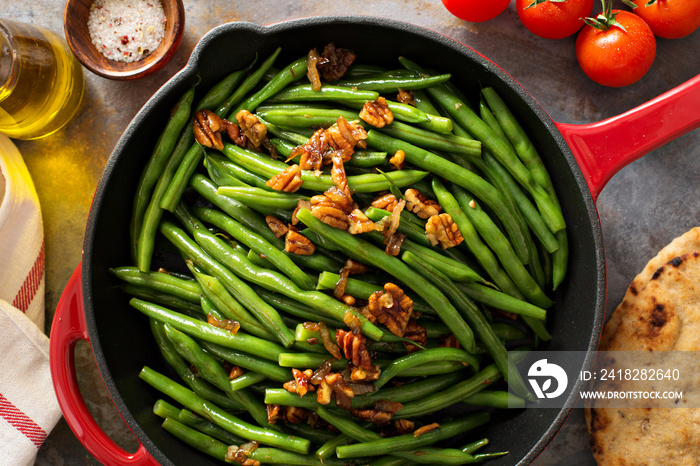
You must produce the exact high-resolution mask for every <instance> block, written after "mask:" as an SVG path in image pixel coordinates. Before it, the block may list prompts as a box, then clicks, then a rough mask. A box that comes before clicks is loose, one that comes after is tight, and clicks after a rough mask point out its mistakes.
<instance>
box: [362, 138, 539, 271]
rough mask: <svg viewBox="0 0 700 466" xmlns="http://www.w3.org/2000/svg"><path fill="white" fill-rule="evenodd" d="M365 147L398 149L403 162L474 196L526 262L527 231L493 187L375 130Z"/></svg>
mask: <svg viewBox="0 0 700 466" xmlns="http://www.w3.org/2000/svg"><path fill="white" fill-rule="evenodd" d="M366 141H367V144H368V145H370V146H372V147H375V148H377V149H379V150H385V151H387V152H390V153H391V152H396V151H397V150H399V149H401V150H403V151H404V153H405V154H406V161H407V162H409V163H411V164H413V165H415V166H417V167H419V168H423V169H426V170H430V171H431V172H433V173H434V174H436V175H439V176H441V177H443V178H445V179H446V180H449V181H452V182H453V183H455V184H458V185H459V186H462V187H463V188H465V189H467V190H468V191H469V192H472V193H474V195H475V196H476V197H478V198H479V199H481V200H482V201H483V202H484V203H485V204H486V205H488V206H489V208H491V209H492V210H493V211H494V212H495V213H496V215H497V216H498V218H499V219H500V220H501V222H502V223H503V226H504V228H505V229H506V232H507V233H508V237H509V238H510V240H511V242H512V244H513V248H514V249H515V250H516V252H518V257H520V258H521V260H523V261H524V262H527V258H528V257H527V254H528V249H527V244H526V241H525V235H526V234H527V232H524V231H522V230H521V228H520V225H519V224H518V222H517V221H516V220H515V218H514V214H513V213H512V212H511V211H510V208H509V206H508V204H507V203H506V202H505V201H504V200H503V196H502V194H501V193H500V191H498V190H497V189H496V188H495V187H493V186H492V185H491V184H489V183H488V182H487V181H486V180H484V179H483V178H481V177H480V176H478V175H476V174H474V173H472V172H470V171H469V170H466V169H464V168H462V167H460V166H459V165H457V164H455V163H453V162H450V161H449V160H446V159H444V158H442V157H440V156H438V155H436V154H433V153H431V152H428V151H427V150H425V149H421V148H420V147H416V146H414V145H413V144H409V143H407V142H405V141H401V140H399V139H396V138H392V137H390V136H387V135H384V134H381V133H379V132H378V131H375V130H370V131H368V132H367V139H366Z"/></svg>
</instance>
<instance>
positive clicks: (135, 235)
mask: <svg viewBox="0 0 700 466" xmlns="http://www.w3.org/2000/svg"><path fill="white" fill-rule="evenodd" d="M194 91H195V88H194V86H193V87H191V88H190V89H189V90H188V91H187V92H185V93H184V94H183V95H182V97H180V99H179V100H178V102H177V103H176V104H175V106H174V107H173V109H172V110H171V112H170V119H169V120H168V122H167V124H166V126H165V129H164V130H163V132H162V133H161V135H160V137H159V138H158V141H157V142H156V146H155V149H154V150H153V152H152V153H151V156H150V157H149V159H148V162H147V164H146V167H145V168H144V170H143V172H141V177H140V179H139V182H138V185H137V188H136V195H135V196H134V206H133V213H132V218H131V241H132V245H133V246H132V249H133V251H134V252H137V250H138V248H139V247H140V239H141V238H140V236H142V235H143V233H142V231H143V225H144V220H145V216H146V211H147V209H148V206H149V204H155V205H156V207H157V202H158V201H156V200H155V198H154V197H153V189H154V187H155V186H156V183H157V182H158V179H159V178H161V177H162V174H163V170H164V169H165V166H166V164H167V163H168V158H169V157H170V155H171V154H172V152H173V149H174V148H175V145H176V143H177V140H178V135H179V134H180V131H182V129H183V127H184V126H185V125H186V124H187V121H188V119H189V116H190V111H191V109H192V101H193V100H194ZM136 257H138V256H137V254H134V258H136ZM142 270H143V269H142Z"/></svg>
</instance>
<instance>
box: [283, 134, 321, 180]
mask: <svg viewBox="0 0 700 466" xmlns="http://www.w3.org/2000/svg"><path fill="white" fill-rule="evenodd" d="M329 143H330V137H329V134H328V132H327V131H326V130H325V129H319V130H318V131H316V132H315V133H314V134H312V135H311V137H310V138H309V140H308V142H307V143H306V144H302V145H300V146H296V147H295V148H294V149H292V152H291V153H290V154H289V157H288V158H287V160H291V159H293V158H294V157H296V156H297V155H298V156H299V166H300V167H301V168H302V169H303V170H320V169H321V167H322V166H323V165H324V164H325V163H327V161H326V159H327V157H326V155H327V153H328V150H329V148H328V147H329V146H328V145H329Z"/></svg>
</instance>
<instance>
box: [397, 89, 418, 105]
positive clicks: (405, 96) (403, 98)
mask: <svg viewBox="0 0 700 466" xmlns="http://www.w3.org/2000/svg"><path fill="white" fill-rule="evenodd" d="M396 100H397V101H398V102H401V103H402V104H406V105H414V106H415V105H416V101H415V100H414V99H413V91H407V90H406V89H399V93H398V94H396Z"/></svg>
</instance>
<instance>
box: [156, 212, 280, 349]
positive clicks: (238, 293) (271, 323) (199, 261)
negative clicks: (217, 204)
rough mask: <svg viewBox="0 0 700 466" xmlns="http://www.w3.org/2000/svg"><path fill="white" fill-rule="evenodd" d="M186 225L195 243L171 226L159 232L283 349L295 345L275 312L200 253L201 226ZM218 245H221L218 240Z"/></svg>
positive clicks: (243, 283) (223, 266)
mask: <svg viewBox="0 0 700 466" xmlns="http://www.w3.org/2000/svg"><path fill="white" fill-rule="evenodd" d="M183 210H184V209H178V212H180V213H181V212H183ZM185 221H186V222H187V223H186V224H185V225H186V226H187V227H188V228H189V229H190V230H192V234H193V235H194V237H195V241H193V240H192V239H191V238H189V237H188V236H187V234H186V233H185V232H184V231H182V230H181V229H179V228H177V227H176V226H175V225H173V224H172V223H170V222H164V223H163V224H161V232H162V233H163V234H164V235H165V236H166V238H168V239H169V240H170V242H171V243H173V245H174V246H175V247H177V248H178V249H179V250H180V251H181V252H182V253H184V254H185V255H186V256H187V257H188V258H189V259H191V260H192V262H193V263H194V264H195V265H197V266H198V267H200V268H202V269H203V270H204V271H205V272H207V273H208V274H210V275H214V276H215V277H217V278H218V279H219V280H221V281H222V282H223V283H224V284H225V285H226V287H227V289H228V291H229V292H230V293H231V295H232V296H233V297H234V298H236V299H237V300H238V302H240V303H241V304H243V306H245V307H246V309H248V310H249V311H250V312H251V313H252V314H253V315H254V316H255V317H256V318H257V319H258V321H259V322H260V324H261V325H262V326H263V327H265V329H266V330H268V331H269V332H270V333H272V334H273V335H275V336H276V337H277V339H278V341H280V342H281V343H282V344H283V345H285V346H289V345H291V344H292V343H293V342H294V335H292V333H291V332H290V331H289V329H288V328H287V327H286V326H285V325H284V322H282V320H281V318H280V316H279V314H278V313H277V311H275V309H273V308H272V307H271V306H270V305H268V304H267V303H266V302H265V301H263V300H262V299H260V298H259V297H258V296H257V295H256V294H255V292H253V290H252V289H251V288H250V286H249V285H248V284H247V283H246V282H245V281H243V280H241V279H240V278H238V275H237V274H235V273H232V271H231V270H229V269H227V268H226V267H225V265H223V264H221V263H220V262H218V261H217V258H215V257H212V256H210V255H209V254H211V251H210V250H208V251H206V253H205V252H204V251H203V247H202V246H199V245H198V244H197V241H196V240H197V239H198V238H199V239H200V240H201V237H202V236H203V235H204V233H203V232H202V230H204V227H203V225H201V224H199V223H198V224H195V225H192V223H191V222H190V221H187V220H185ZM207 234H208V236H207V237H209V236H214V235H213V234H212V233H209V232H207ZM218 241H220V242H221V243H223V241H221V240H218ZM227 247H228V249H231V250H232V249H233V248H232V247H230V246H227Z"/></svg>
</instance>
